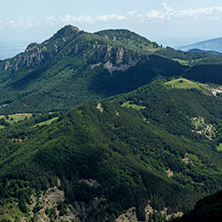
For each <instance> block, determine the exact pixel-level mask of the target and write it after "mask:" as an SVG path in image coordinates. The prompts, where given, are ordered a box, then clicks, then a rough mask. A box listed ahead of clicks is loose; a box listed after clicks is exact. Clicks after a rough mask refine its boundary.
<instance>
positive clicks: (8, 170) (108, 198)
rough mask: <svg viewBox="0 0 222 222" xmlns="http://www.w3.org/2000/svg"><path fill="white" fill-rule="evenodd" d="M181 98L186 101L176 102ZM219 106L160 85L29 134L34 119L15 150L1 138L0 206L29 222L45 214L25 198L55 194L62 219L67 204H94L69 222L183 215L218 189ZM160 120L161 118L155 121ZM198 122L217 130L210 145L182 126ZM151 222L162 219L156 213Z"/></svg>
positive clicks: (7, 135) (79, 110) (9, 131)
mask: <svg viewBox="0 0 222 222" xmlns="http://www.w3.org/2000/svg"><path fill="white" fill-rule="evenodd" d="M181 95H182V97H183V98H185V97H189V96H190V98H193V99H192V100H191V99H186V100H184V101H181ZM165 97H167V98H168V100H166V99H165ZM205 100H206V101H205ZM127 101H128V103H127ZM156 101H158V103H157V104H156V106H154V103H156ZM202 102H203V103H202ZM205 102H207V103H205ZM197 103H200V104H199V105H198V104H197ZM220 103H221V99H220V97H215V96H213V95H207V94H204V93H203V92H202V91H200V90H198V89H196V90H195V89H190V90H188V89H182V90H181V89H176V88H172V87H171V86H168V85H167V84H166V83H165V82H164V81H160V82H154V83H151V84H149V85H147V86H144V87H142V88H140V89H138V90H136V91H135V92H132V93H129V94H126V95H122V96H121V97H120V98H118V99H117V101H114V100H111V101H110V102H102V103H100V102H98V101H92V102H90V103H87V104H85V105H81V106H79V107H76V108H74V109H73V110H72V111H70V112H68V113H67V114H63V115H61V116H60V117H59V118H58V119H57V120H55V121H54V122H53V123H51V124H50V125H45V126H44V125H43V126H38V127H33V125H34V122H35V121H34V119H36V118H40V117H41V115H40V116H39V115H35V116H34V117H32V118H30V119H29V120H26V121H27V123H26V124H24V123H25V122H24V123H23V122H21V123H20V127H19V128H18V129H20V134H17V138H18V139H20V140H19V141H20V142H16V141H15V140H14V142H13V140H12V139H11V138H13V137H14V136H15V135H14V134H15V133H16V131H15V130H13V125H11V126H7V127H6V128H5V130H4V131H2V137H1V138H2V142H1V153H2V158H1V160H0V167H1V178H2V179H1V196H2V197H3V199H2V200H1V201H2V202H1V203H2V204H3V206H4V204H6V203H7V202H9V203H10V202H11V204H13V203H16V202H17V203H19V205H18V207H19V209H20V211H21V212H22V213H21V214H22V215H26V217H29V219H30V220H31V219H32V218H33V219H32V220H34V218H36V217H37V215H38V214H40V212H42V210H44V212H45V211H46V209H45V208H44V206H42V205H39V207H38V205H35V206H36V208H35V210H34V208H33V207H31V205H29V204H31V202H30V201H31V199H30V198H31V194H32V195H33V194H34V195H36V197H38V195H40V193H41V191H42V190H47V189H48V188H50V187H53V186H58V187H59V189H61V190H63V191H64V193H65V200H64V202H63V205H64V207H63V211H64V212H67V209H68V207H67V206H69V204H72V205H74V206H75V204H76V202H83V203H84V204H85V205H86V206H87V205H88V206H89V205H90V206H95V203H94V202H95V200H97V201H98V202H99V205H97V206H96V207H91V208H90V210H88V212H87V213H86V215H84V214H81V213H80V214H79V215H76V217H75V220H77V221H78V220H80V221H104V220H105V218H106V219H107V220H110V221H114V220H115V218H118V216H119V215H120V214H121V213H122V212H124V210H127V209H129V208H130V207H132V206H134V207H136V215H137V218H138V219H139V220H142V221H143V220H145V217H146V216H145V215H146V214H147V212H145V211H144V209H145V207H146V205H147V204H148V202H149V203H150V204H151V206H152V207H153V208H154V209H156V210H157V212H159V211H161V210H163V209H164V207H167V209H168V213H169V214H171V213H173V212H186V211H188V210H189V209H191V208H192V207H193V206H194V204H195V202H196V201H197V200H199V199H200V198H201V197H203V196H205V195H207V194H208V193H214V192H216V191H217V190H218V189H221V184H222V181H221V161H220V158H221V153H220V152H218V151H217V149H216V147H217V144H218V143H220V141H219V137H220V136H219V135H220V130H221V128H220V127H219V126H220V121H219V120H220V118H221V117H220V115H221V113H222V112H220V109H221V108H220V107H222V106H220ZM124 104H126V105H124ZM194 104H196V107H198V108H196V110H193V111H192V112H191V111H190V110H191V109H189V108H188V107H189V106H191V107H192V105H194ZM204 104H209V106H210V110H209V109H208V107H207V106H205V107H204ZM133 105H134V106H133ZM155 107H156V110H155V109H154V108H155ZM170 107H172V109H169V108H170ZM218 108H219V109H218ZM165 109H169V110H168V111H166V110H165ZM152 110H153V112H151V111H152ZM158 110H159V112H158ZM175 110H176V113H173V114H172V113H171V112H175ZM188 111H189V112H188ZM152 113H153V114H152ZM154 113H155V115H154ZM161 113H162V114H161ZM163 113H167V116H163V117H161V116H162V115H163ZM187 115H188V116H187ZM198 115H199V116H201V117H203V118H204V119H205V121H206V124H207V123H211V124H213V125H214V126H215V127H216V129H217V131H218V132H217V135H215V137H214V138H213V139H212V140H210V139H208V138H207V137H206V136H205V135H203V134H202V135H201V134H198V133H196V132H192V129H194V126H193V125H192V121H191V119H190V121H189V120H188V119H187V118H191V117H192V116H198ZM182 117H183V118H185V119H183V118H182ZM168 118H169V119H168ZM31 121H32V122H33V123H31ZM28 122H30V124H28ZM22 123H23V125H22ZM185 123H186V124H185ZM17 124H18V123H17ZM168 124H171V125H168ZM15 126H16V125H14V127H15ZM18 126H19V124H18ZM22 129H23V130H22ZM184 132H186V133H184ZM18 169H19V171H18ZM170 173H171V174H170ZM58 179H59V181H61V182H60V184H58ZM87 181H95V183H96V184H97V185H94V186H89V185H88V183H87ZM93 203H94V204H93ZM63 205H62V206H63ZM37 209H38V210H37ZM56 209H57V208H56ZM59 209H60V210H61V209H62V208H61V207H60V208H59ZM33 210H34V212H35V214H34V215H33V216H28V212H30V211H31V212H33ZM49 210H50V209H49ZM51 210H53V209H51ZM63 211H62V212H63ZM64 214H65V213H64ZM3 215H4V214H3ZM52 215H54V216H52ZM61 215H63V213H62V214H61ZM53 217H55V214H51V219H53ZM155 218H159V219H160V218H162V219H161V220H163V219H164V216H163V215H160V214H158V213H156V216H155ZM54 219H56V218H54Z"/></svg>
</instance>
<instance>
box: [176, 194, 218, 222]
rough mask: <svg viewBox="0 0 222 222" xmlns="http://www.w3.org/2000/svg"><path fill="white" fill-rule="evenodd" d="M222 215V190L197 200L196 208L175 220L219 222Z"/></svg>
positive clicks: (179, 221) (180, 221)
mask: <svg viewBox="0 0 222 222" xmlns="http://www.w3.org/2000/svg"><path fill="white" fill-rule="evenodd" d="M221 217H222V191H219V192H218V193H216V194H212V195H209V196H207V197H205V198H204V199H202V200H200V201H198V202H197V204H196V205H195V207H194V209H193V210H192V211H191V212H189V213H187V214H185V215H184V216H183V217H182V218H181V219H176V220H174V221H175V222H176V221H178V222H199V221H206V222H211V221H214V222H219V221H221Z"/></svg>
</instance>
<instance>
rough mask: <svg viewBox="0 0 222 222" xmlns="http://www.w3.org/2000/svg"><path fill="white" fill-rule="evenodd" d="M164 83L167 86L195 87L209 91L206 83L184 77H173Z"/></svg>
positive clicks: (179, 87)
mask: <svg viewBox="0 0 222 222" xmlns="http://www.w3.org/2000/svg"><path fill="white" fill-rule="evenodd" d="M165 84H166V85H167V86H171V87H172V88H177V89H194V88H195V89H199V90H202V91H207V92H209V88H208V86H207V85H206V84H202V83H198V82H193V81H190V80H188V79H184V78H179V79H174V80H171V81H169V82H166V83H165Z"/></svg>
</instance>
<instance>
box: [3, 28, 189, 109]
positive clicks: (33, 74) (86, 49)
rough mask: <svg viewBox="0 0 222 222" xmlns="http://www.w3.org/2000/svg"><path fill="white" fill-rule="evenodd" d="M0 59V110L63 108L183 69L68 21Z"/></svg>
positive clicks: (125, 90) (176, 64)
mask: <svg viewBox="0 0 222 222" xmlns="http://www.w3.org/2000/svg"><path fill="white" fill-rule="evenodd" d="M124 38H125V37H123V39H124ZM144 41H145V40H144ZM147 41H148V40H147ZM20 60H21V61H23V62H21V61H20ZM18 61H20V62H18ZM2 63H3V64H2V65H1V66H2V72H1V76H2V78H1V80H2V84H1V85H0V87H1V91H2V93H1V95H0V103H1V104H2V105H3V106H2V107H1V110H0V112H1V113H6V112H13V111H14V112H15V111H17V112H18V111H33V110H37V111H41V110H55V109H59V110H61V109H69V108H71V107H73V106H75V105H77V104H81V103H83V102H86V101H89V100H91V99H95V98H104V97H108V96H112V95H116V94H119V93H124V92H129V91H131V90H134V89H136V88H137V87H139V86H142V85H144V84H147V83H149V82H151V81H152V80H153V79H155V78H160V77H162V76H172V75H180V74H181V73H183V72H184V69H185V67H183V66H182V65H180V64H178V63H177V62H174V61H171V60H168V59H166V58H163V57H160V56H156V55H149V56H147V55H144V53H138V52H137V51H136V50H134V49H133V48H132V47H130V46H129V47H128V45H124V44H122V43H121V42H117V41H112V40H110V39H107V38H106V37H102V36H99V35H96V34H91V33H85V32H80V31H79V30H78V29H77V28H75V27H72V26H66V27H64V28H63V29H62V30H60V31H58V33H57V34H55V35H54V36H53V37H52V38H51V39H49V40H47V41H45V42H43V43H42V44H40V45H36V44H32V45H30V46H29V47H28V48H27V50H26V52H25V53H23V54H21V55H18V56H17V57H15V58H12V59H11V60H5V61H3V62H2ZM20 63H21V65H19V64H20Z"/></svg>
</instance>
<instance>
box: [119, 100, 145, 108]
mask: <svg viewBox="0 0 222 222" xmlns="http://www.w3.org/2000/svg"><path fill="white" fill-rule="evenodd" d="M122 107H131V108H133V109H136V110H141V109H145V108H146V106H138V105H136V104H130V101H128V102H126V103H123V104H122Z"/></svg>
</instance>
